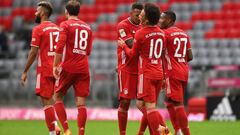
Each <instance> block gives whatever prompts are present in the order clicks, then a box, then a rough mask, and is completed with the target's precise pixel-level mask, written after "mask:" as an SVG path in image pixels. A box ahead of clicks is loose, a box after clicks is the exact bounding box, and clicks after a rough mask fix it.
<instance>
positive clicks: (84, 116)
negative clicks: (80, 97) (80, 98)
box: [77, 106, 87, 135]
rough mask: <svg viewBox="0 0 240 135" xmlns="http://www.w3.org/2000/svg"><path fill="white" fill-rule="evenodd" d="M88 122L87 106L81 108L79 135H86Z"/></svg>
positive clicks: (78, 121)
mask: <svg viewBox="0 0 240 135" xmlns="http://www.w3.org/2000/svg"><path fill="white" fill-rule="evenodd" d="M86 121H87V109H86V107H85V106H79V107H78V117H77V123H78V135H84V131H85V124H86Z"/></svg>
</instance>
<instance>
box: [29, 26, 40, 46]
mask: <svg viewBox="0 0 240 135" xmlns="http://www.w3.org/2000/svg"><path fill="white" fill-rule="evenodd" d="M40 41H41V35H40V31H39V29H38V27H35V28H33V30H32V41H31V46H34V47H39V46H40Z"/></svg>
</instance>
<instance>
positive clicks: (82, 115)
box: [73, 74, 90, 135]
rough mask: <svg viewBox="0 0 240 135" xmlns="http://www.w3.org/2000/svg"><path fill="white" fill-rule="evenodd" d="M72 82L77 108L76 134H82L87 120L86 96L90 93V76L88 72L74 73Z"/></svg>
mask: <svg viewBox="0 0 240 135" xmlns="http://www.w3.org/2000/svg"><path fill="white" fill-rule="evenodd" d="M73 79H74V80H75V82H74V84H73V88H74V93H75V102H76V106H77V109H78V115H77V123H78V135H84V133H85V125H86V121H87V108H86V103H85V100H86V97H88V96H89V93H90V76H89V74H75V75H74V78H73Z"/></svg>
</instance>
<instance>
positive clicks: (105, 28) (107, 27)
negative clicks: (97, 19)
mask: <svg viewBox="0 0 240 135" xmlns="http://www.w3.org/2000/svg"><path fill="white" fill-rule="evenodd" d="M116 29H117V28H116V24H111V23H104V24H100V25H99V26H98V31H105V32H113V31H116Z"/></svg>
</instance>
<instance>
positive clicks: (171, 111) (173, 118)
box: [166, 103, 180, 133]
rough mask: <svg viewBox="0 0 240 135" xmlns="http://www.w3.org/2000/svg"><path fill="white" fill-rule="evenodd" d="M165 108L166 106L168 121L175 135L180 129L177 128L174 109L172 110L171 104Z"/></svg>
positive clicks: (167, 104)
mask: <svg viewBox="0 0 240 135" xmlns="http://www.w3.org/2000/svg"><path fill="white" fill-rule="evenodd" d="M166 106H167V109H168V113H169V116H170V120H171V122H172V125H173V128H174V130H175V133H177V132H178V130H179V129H180V127H179V123H178V120H177V117H176V111H175V108H174V106H173V104H171V103H166Z"/></svg>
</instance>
